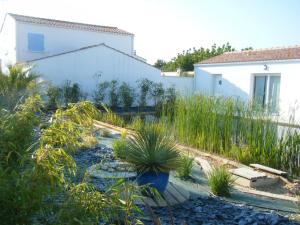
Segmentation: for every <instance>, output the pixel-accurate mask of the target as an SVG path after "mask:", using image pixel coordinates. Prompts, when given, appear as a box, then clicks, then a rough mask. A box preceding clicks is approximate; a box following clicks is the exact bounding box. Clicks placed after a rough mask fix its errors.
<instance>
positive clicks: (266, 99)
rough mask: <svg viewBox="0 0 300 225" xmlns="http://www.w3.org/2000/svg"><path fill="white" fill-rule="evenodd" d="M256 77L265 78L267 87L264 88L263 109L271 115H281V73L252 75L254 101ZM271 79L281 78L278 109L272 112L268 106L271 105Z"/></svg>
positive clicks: (252, 96) (253, 96)
mask: <svg viewBox="0 0 300 225" xmlns="http://www.w3.org/2000/svg"><path fill="white" fill-rule="evenodd" d="M256 77H265V79H266V80H265V87H264V102H263V109H264V110H266V111H268V112H269V113H271V114H274V115H277V114H278V113H279V110H280V109H279V106H280V86H281V73H254V74H252V85H251V91H252V95H251V99H252V101H254V98H255V88H256V87H255V78H256ZM270 77H279V78H280V83H279V95H278V99H277V102H278V103H277V104H278V105H277V107H276V109H275V110H274V111H273V110H270V109H269V107H268V105H269V102H270V101H269V94H270V93H269V89H270Z"/></svg>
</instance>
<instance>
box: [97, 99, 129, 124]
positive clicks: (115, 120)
mask: <svg viewBox="0 0 300 225" xmlns="http://www.w3.org/2000/svg"><path fill="white" fill-rule="evenodd" d="M102 107H103V108H104V109H105V111H106V112H105V113H101V114H100V115H99V116H98V117H97V119H98V120H100V121H103V122H106V123H110V124H112V125H115V126H120V127H123V126H124V124H125V122H124V120H123V119H122V118H121V117H119V116H118V115H116V114H115V113H113V112H112V111H111V109H110V108H108V107H106V106H105V105H104V104H102Z"/></svg>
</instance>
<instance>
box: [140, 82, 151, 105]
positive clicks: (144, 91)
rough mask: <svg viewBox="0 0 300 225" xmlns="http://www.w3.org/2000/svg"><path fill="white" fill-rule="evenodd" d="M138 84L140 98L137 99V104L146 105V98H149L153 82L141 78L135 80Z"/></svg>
mask: <svg viewBox="0 0 300 225" xmlns="http://www.w3.org/2000/svg"><path fill="white" fill-rule="evenodd" d="M137 82H138V86H139V88H140V97H139V98H140V99H139V106H140V107H141V108H144V107H145V106H146V105H147V100H148V99H149V97H150V96H149V94H150V91H151V89H152V85H153V82H152V81H151V80H148V79H147V78H144V79H142V80H139V81H137Z"/></svg>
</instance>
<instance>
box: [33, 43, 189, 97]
mask: <svg viewBox="0 0 300 225" xmlns="http://www.w3.org/2000/svg"><path fill="white" fill-rule="evenodd" d="M31 64H32V65H33V66H34V71H35V72H38V73H40V74H41V75H42V78H43V79H44V80H48V81H51V82H52V83H53V84H55V85H61V84H62V83H63V82H64V81H65V80H71V81H73V82H77V83H79V84H80V85H81V87H82V88H83V90H84V91H85V92H88V93H89V95H90V96H91V94H92V93H93V91H94V90H95V88H96V84H97V83H98V82H103V81H111V80H118V81H119V82H120V83H121V82H123V81H124V82H127V83H128V84H130V85H131V86H132V87H134V88H135V91H136V92H137V82H136V81H137V80H140V79H143V78H148V79H149V80H152V81H154V82H162V83H163V84H164V87H165V88H166V87H170V86H172V85H175V87H176V89H177V90H178V91H180V92H181V93H187V92H189V91H191V87H192V85H193V78H189V77H182V78H180V77H164V76H161V75H160V74H161V71H160V70H159V69H157V68H155V67H153V66H151V65H149V64H147V63H145V62H143V61H140V60H137V59H136V58H134V57H132V56H129V55H126V54H124V53H121V52H119V51H116V50H114V49H111V48H109V47H107V46H105V45H100V46H98V47H93V48H89V49H85V50H81V51H76V52H72V53H68V54H62V55H60V56H55V57H49V58H45V59H41V60H36V61H33V62H32V63H31Z"/></svg>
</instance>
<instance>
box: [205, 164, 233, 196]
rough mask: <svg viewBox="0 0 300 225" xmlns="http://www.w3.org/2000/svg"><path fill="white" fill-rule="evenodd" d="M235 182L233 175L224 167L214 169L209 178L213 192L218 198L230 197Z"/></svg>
mask: <svg viewBox="0 0 300 225" xmlns="http://www.w3.org/2000/svg"><path fill="white" fill-rule="evenodd" d="M233 181H234V180H233V179H232V176H231V174H230V173H229V172H228V170H227V169H226V168H225V167H224V166H221V167H218V168H215V169H213V170H212V171H211V173H210V175H209V177H208V184H209V186H210V188H211V191H212V193H213V194H215V195H217V196H225V197H227V196H230V190H231V188H232V184H233Z"/></svg>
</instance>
